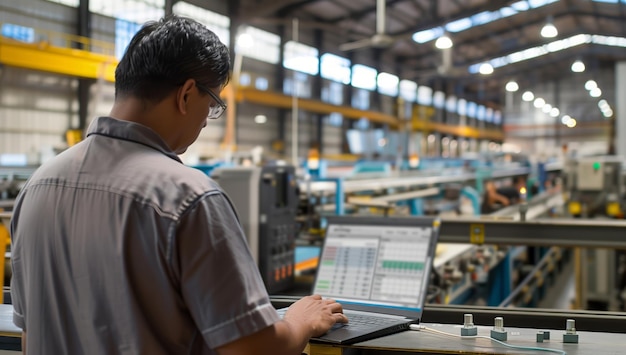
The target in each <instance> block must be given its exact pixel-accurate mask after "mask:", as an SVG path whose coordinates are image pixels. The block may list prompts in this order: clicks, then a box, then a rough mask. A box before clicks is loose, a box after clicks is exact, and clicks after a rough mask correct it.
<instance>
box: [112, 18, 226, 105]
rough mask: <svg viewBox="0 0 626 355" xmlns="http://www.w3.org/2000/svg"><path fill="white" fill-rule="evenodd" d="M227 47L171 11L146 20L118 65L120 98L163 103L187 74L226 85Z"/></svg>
mask: <svg viewBox="0 0 626 355" xmlns="http://www.w3.org/2000/svg"><path fill="white" fill-rule="evenodd" d="M229 70H230V56H229V53H228V48H226V46H225V45H224V44H222V42H220V40H219V38H217V36H216V35H215V33H213V32H211V31H210V30H208V29H207V28H206V27H204V26H203V25H202V24H200V23H198V22H196V21H195V20H192V19H189V18H186V17H181V16H175V15H172V16H167V17H164V18H162V19H161V20H159V21H151V22H147V23H146V24H145V25H144V26H143V27H142V28H141V29H140V30H139V32H137V34H136V35H135V36H134V37H133V39H132V40H131V41H130V44H129V45H128V48H127V49H126V52H125V53H124V56H123V57H122V59H121V60H120V62H119V64H118V65H117V68H116V69H115V97H116V98H117V97H125V96H134V97H137V98H139V99H143V100H147V101H152V102H159V101H161V100H163V99H164V98H165V97H166V96H167V95H168V94H169V93H170V92H172V90H174V89H175V88H176V87H178V86H180V85H182V84H183V83H184V82H185V81H186V80H187V79H195V80H196V81H197V82H198V83H199V84H201V85H204V86H205V87H209V88H220V89H222V88H223V87H224V86H225V85H226V83H227V82H228V79H229Z"/></svg>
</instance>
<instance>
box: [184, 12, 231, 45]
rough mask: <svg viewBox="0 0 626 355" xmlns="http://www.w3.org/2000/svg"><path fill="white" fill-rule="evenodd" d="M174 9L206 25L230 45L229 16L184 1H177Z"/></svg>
mask: <svg viewBox="0 0 626 355" xmlns="http://www.w3.org/2000/svg"><path fill="white" fill-rule="evenodd" d="M172 10H173V12H174V13H175V14H178V15H182V16H186V17H189V18H192V19H194V20H196V21H198V22H200V23H201V24H203V25H205V26H206V27H207V28H208V29H210V30H211V31H213V32H214V33H215V34H216V35H217V37H219V39H220V41H222V43H224V44H226V45H229V43H230V19H229V18H228V17H227V16H224V15H220V14H218V13H216V12H213V11H209V10H206V9H203V8H201V7H198V6H195V5H191V4H189V3H186V2H184V1H178V2H176V3H175V4H174V6H173V7H172Z"/></svg>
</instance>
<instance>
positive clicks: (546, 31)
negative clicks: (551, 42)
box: [541, 18, 559, 38]
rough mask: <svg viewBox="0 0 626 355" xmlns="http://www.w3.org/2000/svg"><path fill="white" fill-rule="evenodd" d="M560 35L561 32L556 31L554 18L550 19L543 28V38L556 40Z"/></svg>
mask: <svg viewBox="0 0 626 355" xmlns="http://www.w3.org/2000/svg"><path fill="white" fill-rule="evenodd" d="M558 34H559V31H558V30H557V29H556V27H555V26H554V24H553V23H552V18H548V21H547V22H546V24H545V25H543V27H542V28H541V37H544V38H554V37H556V36H557V35H558Z"/></svg>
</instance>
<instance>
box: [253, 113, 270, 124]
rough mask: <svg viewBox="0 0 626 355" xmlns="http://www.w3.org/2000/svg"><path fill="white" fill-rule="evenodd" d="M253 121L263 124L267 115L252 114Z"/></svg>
mask: <svg viewBox="0 0 626 355" xmlns="http://www.w3.org/2000/svg"><path fill="white" fill-rule="evenodd" d="M254 122H256V123H258V124H264V123H265V122H267V116H265V115H256V116H254Z"/></svg>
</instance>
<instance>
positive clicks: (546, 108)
mask: <svg viewBox="0 0 626 355" xmlns="http://www.w3.org/2000/svg"><path fill="white" fill-rule="evenodd" d="M541 111H543V113H550V111H552V105H550V104H545V105H543V107H542V108H541Z"/></svg>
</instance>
